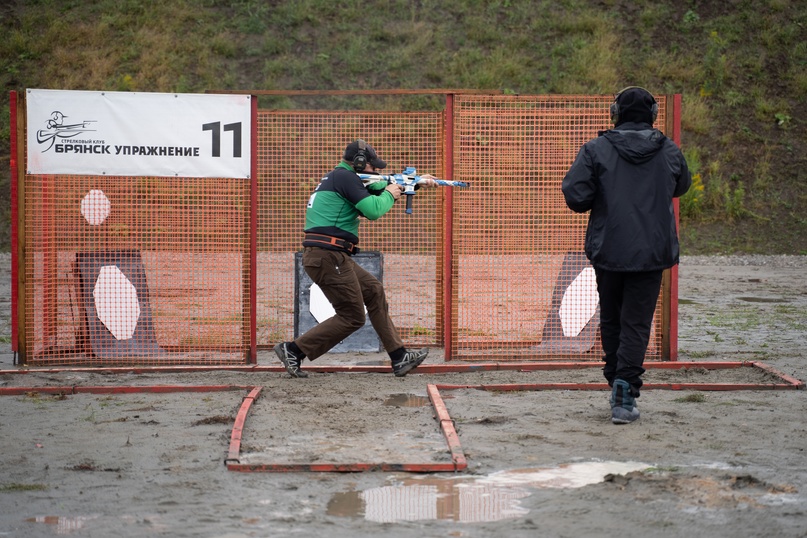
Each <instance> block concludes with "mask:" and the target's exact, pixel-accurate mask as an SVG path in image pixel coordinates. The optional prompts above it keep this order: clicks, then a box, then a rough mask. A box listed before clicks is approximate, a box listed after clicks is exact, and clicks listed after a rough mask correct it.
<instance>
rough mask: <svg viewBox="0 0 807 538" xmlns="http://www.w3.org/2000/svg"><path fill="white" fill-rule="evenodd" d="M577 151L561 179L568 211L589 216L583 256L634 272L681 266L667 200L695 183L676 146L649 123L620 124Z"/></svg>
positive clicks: (605, 266)
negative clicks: (587, 213)
mask: <svg viewBox="0 0 807 538" xmlns="http://www.w3.org/2000/svg"><path fill="white" fill-rule="evenodd" d="M599 134H600V136H598V137H597V138H594V139H592V140H589V141H588V142H586V144H584V145H583V147H582V148H581V149H580V151H579V153H578V154H577V157H576V158H575V160H574V163H572V166H571V168H569V171H568V172H567V173H566V177H564V178H563V185H562V190H563V196H564V198H565V199H566V205H568V206H569V209H571V210H572V211H575V212H578V213H584V212H586V211H589V210H591V214H590V215H589V220H588V228H587V230H586V241H585V250H586V256H588V259H589V260H590V261H591V265H593V266H594V267H595V268H601V269H605V270H608V271H617V272H633V271H655V270H660V269H667V268H669V267H672V266H673V265H675V264H677V263H678V251H679V248H678V235H677V232H676V228H675V214H674V212H673V203H672V200H673V198H674V197H678V196H681V195H682V194H684V193H685V192H686V191H687V190H688V189H689V186H690V184H691V183H692V177H691V175H690V172H689V168H688V167H687V163H686V160H685V159H684V156H683V155H682V153H681V150H680V149H678V146H676V145H675V143H674V142H673V141H672V140H670V139H669V138H667V137H666V136H664V135H663V134H662V133H661V132H660V131H658V130H657V129H653V127H652V126H651V125H650V124H648V123H622V124H620V125H619V126H618V127H617V128H615V129H612V130H609V131H603V132H601V133H599Z"/></svg>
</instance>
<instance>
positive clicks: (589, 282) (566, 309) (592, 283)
mask: <svg viewBox="0 0 807 538" xmlns="http://www.w3.org/2000/svg"><path fill="white" fill-rule="evenodd" d="M599 303H600V296H599V295H598V294H597V277H596V275H595V273H594V268H592V267H586V268H585V269H583V270H582V271H580V274H579V275H577V277H576V278H575V279H574V280H573V281H572V283H571V284H569V287H568V288H566V292H565V293H564V294H563V299H562V300H561V302H560V308H559V309H558V315H559V316H560V324H561V327H563V336H567V337H571V336H577V335H578V334H580V331H582V330H583V329H584V328H585V327H586V325H587V324H588V322H589V321H591V318H592V316H594V314H595V312H597V305H598V304H599Z"/></svg>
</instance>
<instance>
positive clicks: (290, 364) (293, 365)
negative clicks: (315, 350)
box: [275, 342, 308, 377]
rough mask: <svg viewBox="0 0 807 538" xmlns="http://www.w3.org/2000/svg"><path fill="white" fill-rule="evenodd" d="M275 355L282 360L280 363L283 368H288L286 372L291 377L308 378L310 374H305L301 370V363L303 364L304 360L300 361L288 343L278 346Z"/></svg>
mask: <svg viewBox="0 0 807 538" xmlns="http://www.w3.org/2000/svg"><path fill="white" fill-rule="evenodd" d="M275 353H276V354H277V358H278V359H280V362H282V363H283V366H285V367H286V371H287V372H288V373H289V375H290V376H291V377H308V374H307V373H306V372H303V370H302V368H300V363H302V362H303V359H298V358H297V356H296V355H295V354H294V353H292V352H291V351H290V350H289V343H288V342H281V343H279V344H278V345H276V346H275Z"/></svg>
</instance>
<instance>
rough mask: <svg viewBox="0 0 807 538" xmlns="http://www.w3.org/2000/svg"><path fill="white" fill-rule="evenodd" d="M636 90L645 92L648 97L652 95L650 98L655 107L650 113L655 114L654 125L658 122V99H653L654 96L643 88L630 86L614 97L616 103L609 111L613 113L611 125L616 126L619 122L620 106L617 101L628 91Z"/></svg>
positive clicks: (612, 104)
mask: <svg viewBox="0 0 807 538" xmlns="http://www.w3.org/2000/svg"><path fill="white" fill-rule="evenodd" d="M635 89H639V90H644V91H646V92H647V94H648V95H650V97H652V98H653V106H652V108H651V109H650V112H651V113H652V114H653V123H655V122H656V118H657V117H658V103H657V102H656V98H655V97H653V94H652V93H650V92H649V91H647V89H645V88H642V87H641V86H628V87H626V88H622V89H621V90H619V91H618V92H617V94H616V95H615V96H614V102H613V103H611V107H610V109H609V111H610V112H611V123H614V124H615V123H616V122H618V121H619V104H618V103H617V101H618V100H619V96H620V95H622V94H623V93H625V92H626V91H628V90H635Z"/></svg>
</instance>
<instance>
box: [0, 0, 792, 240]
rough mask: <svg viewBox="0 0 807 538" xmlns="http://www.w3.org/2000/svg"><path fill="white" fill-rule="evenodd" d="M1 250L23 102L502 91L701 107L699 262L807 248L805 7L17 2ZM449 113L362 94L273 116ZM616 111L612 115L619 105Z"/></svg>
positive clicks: (0, 194) (693, 155)
mask: <svg viewBox="0 0 807 538" xmlns="http://www.w3.org/2000/svg"><path fill="white" fill-rule="evenodd" d="M0 20H2V23H0V85H1V86H2V95H0V106H1V107H2V108H0V182H2V187H1V188H0V208H2V209H0V211H2V213H3V215H2V220H0V249H2V248H5V249H8V245H9V239H8V226H9V215H10V211H9V200H8V196H9V195H8V191H9V189H8V183H9V175H10V174H9V126H8V125H9V122H8V120H9V112H8V92H9V91H10V90H23V89H25V88H54V89H81V90H123V91H127V90H130V91H146V92H152V91H156V92H167V91H176V92H203V91H205V90H208V89H238V90H245V89H284V90H294V89H385V88H390V89H392V88H407V89H429V88H457V89H491V90H503V91H505V92H510V93H515V94H549V93H552V94H564V93H567V94H580V93H584V94H590V93H601V94H612V93H614V92H615V91H616V90H618V89H619V88H621V87H623V86H626V85H629V84H638V85H642V86H645V87H647V88H649V89H650V90H651V91H653V92H655V93H666V94H673V93H680V94H682V95H683V118H682V126H683V134H682V147H683V150H684V152H685V154H686V155H687V158H688V160H689V162H690V166H691V167H692V169H693V172H694V173H695V181H696V182H695V185H694V188H693V189H692V190H691V192H690V193H689V194H688V195H687V196H686V197H685V198H684V199H682V203H681V211H682V247H683V252H684V253H685V254H702V253H740V252H747V253H763V254H807V233H805V232H807V187H806V186H805V185H807V172H805V168H807V157H805V155H807V147H806V146H807V136H806V135H807V123H805V117H804V110H805V104H807V103H805V100H806V99H805V96H807V31H805V25H807V3H805V2H803V1H801V0H728V1H725V2H706V1H694V0H683V1H673V0H666V1H661V2H643V1H638V0H636V1H633V2H628V1H626V0H597V1H594V0H561V1H554V0H553V1H532V2H528V1H521V0H491V1H482V0H454V1H450V2H448V1H445V2H444V1H438V0H387V1H377V0H362V1H356V0H345V1H339V2H337V1H333V0H293V1H291V0H287V1H282V0H273V1H269V0H235V1H224V0H173V1H170V2H156V1H149V0H96V1H81V0H26V1H23V0H16V1H15V0H0ZM379 105H380V106H395V107H399V108H405V109H423V108H430V107H434V106H440V105H441V102H439V101H435V100H434V99H431V98H427V97H410V98H407V99H398V100H396V101H395V102H394V103H385V102H383V101H382V102H381V103H379V102H375V103H367V102H361V101H356V100H355V98H353V100H352V101H349V100H348V98H344V99H343V100H340V99H337V98H332V99H330V100H327V102H326V100H321V101H320V102H318V103H316V104H312V101H310V100H309V101H307V102H301V101H292V100H290V99H285V98H284V99H274V100H269V99H266V100H262V101H261V106H271V107H278V108H280V107H283V108H299V107H306V106H336V107H354V108H361V107H365V106H368V107H369V106H379ZM603 113H604V114H605V113H606V111H603Z"/></svg>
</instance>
